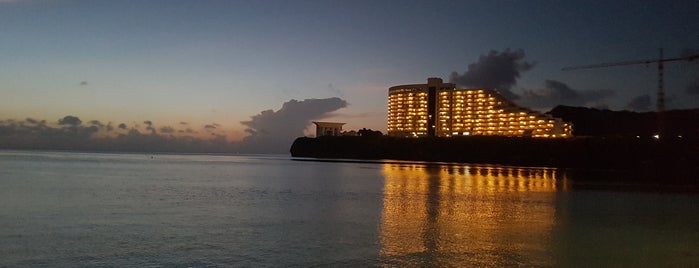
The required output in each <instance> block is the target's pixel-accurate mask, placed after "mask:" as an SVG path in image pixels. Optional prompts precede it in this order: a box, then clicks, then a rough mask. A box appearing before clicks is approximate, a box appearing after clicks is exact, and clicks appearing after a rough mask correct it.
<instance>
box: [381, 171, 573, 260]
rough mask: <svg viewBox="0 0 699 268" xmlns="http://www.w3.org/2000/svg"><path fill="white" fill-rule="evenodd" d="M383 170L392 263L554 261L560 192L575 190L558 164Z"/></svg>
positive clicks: (384, 239)
mask: <svg viewBox="0 0 699 268" xmlns="http://www.w3.org/2000/svg"><path fill="white" fill-rule="evenodd" d="M383 173H384V176H385V186H384V202H383V212H382V224H381V243H382V250H381V254H382V256H383V257H384V258H386V259H387V260H388V262H389V263H392V264H396V265H399V266H405V265H408V266H460V265H463V264H465V263H468V264H471V265H473V266H513V265H518V266H519V265H521V264H523V263H524V264H528V265H529V266H550V265H551V264H552V262H553V258H552V256H550V252H551V250H550V244H551V242H550V236H551V230H552V228H553V226H554V221H555V215H554V214H555V205H554V201H555V200H554V199H555V196H556V192H557V191H565V190H567V189H568V185H567V179H566V178H565V177H563V176H561V175H559V174H558V172H557V170H556V169H548V168H542V169H538V168H510V167H491V166H480V167H473V166H444V165H422V164H414V165H406V164H386V165H384V167H383ZM516 260H519V261H521V263H512V262H513V261H516ZM415 261H418V262H421V263H415ZM423 262H427V263H423Z"/></svg>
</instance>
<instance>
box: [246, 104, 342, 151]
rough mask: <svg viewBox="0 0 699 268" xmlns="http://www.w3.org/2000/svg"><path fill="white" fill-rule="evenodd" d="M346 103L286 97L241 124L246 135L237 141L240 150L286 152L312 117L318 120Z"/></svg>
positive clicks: (301, 133)
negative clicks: (288, 99)
mask: <svg viewBox="0 0 699 268" xmlns="http://www.w3.org/2000/svg"><path fill="white" fill-rule="evenodd" d="M346 106H347V102H346V101H345V100H343V99H340V98H328V99H306V100H303V101H297V100H290V101H288V102H285V103H284V105H282V108H281V109H279V110H278V111H273V110H266V111H262V112H260V113H259V114H257V115H254V116H251V120H250V121H243V122H241V124H243V125H245V126H247V127H248V128H247V129H246V130H245V131H246V132H248V133H249V134H250V135H249V136H247V137H245V138H244V139H243V141H241V142H240V144H239V149H240V150H241V151H243V152H251V153H286V152H288V151H289V147H290V146H291V143H292V142H293V141H294V139H295V138H297V137H301V136H303V135H304V133H303V131H304V130H305V129H306V127H308V125H309V124H310V123H311V121H312V120H317V119H322V118H324V117H326V116H327V115H328V114H329V113H331V112H333V111H336V110H338V109H340V108H344V107H346Z"/></svg>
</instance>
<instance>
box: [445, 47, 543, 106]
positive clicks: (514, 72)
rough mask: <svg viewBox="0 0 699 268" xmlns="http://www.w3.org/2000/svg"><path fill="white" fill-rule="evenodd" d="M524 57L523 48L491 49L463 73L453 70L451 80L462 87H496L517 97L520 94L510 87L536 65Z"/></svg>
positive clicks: (505, 93)
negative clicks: (500, 50)
mask: <svg viewBox="0 0 699 268" xmlns="http://www.w3.org/2000/svg"><path fill="white" fill-rule="evenodd" d="M524 57H525V53H524V50H522V49H517V50H510V49H509V48H508V49H506V50H505V51H502V52H498V51H496V50H491V51H490V52H489V53H488V54H487V55H481V56H480V58H478V62H476V63H472V64H469V65H468V70H466V71H465V72H464V73H463V74H459V73H458V72H452V73H451V76H450V81H451V82H452V83H455V84H456V85H457V86H462V87H469V88H494V89H497V90H498V91H499V92H500V93H502V94H503V95H504V96H505V97H507V98H509V99H517V98H518V97H519V96H518V95H517V94H515V93H513V92H512V91H511V90H510V89H511V88H512V86H514V85H515V84H517V79H519V77H520V75H521V74H522V73H523V72H526V71H528V70H531V69H532V68H533V67H534V63H531V62H526V61H524Z"/></svg>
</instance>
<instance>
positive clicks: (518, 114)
mask: <svg viewBox="0 0 699 268" xmlns="http://www.w3.org/2000/svg"><path fill="white" fill-rule="evenodd" d="M571 133H572V125H571V124H570V123H567V122H563V120H561V119H560V118H554V117H552V116H550V115H547V114H543V113H539V112H536V111H532V110H529V109H526V108H522V107H519V106H517V105H516V104H514V103H513V102H511V101H510V100H508V99H507V98H505V97H504V96H502V95H501V94H500V93H498V92H497V91H495V90H493V89H457V88H456V85H455V84H452V83H443V82H442V79H440V78H428V79H427V84H413V85H400V86H394V87H391V88H389V89H388V135H390V136H396V137H422V136H430V137H435V136H436V137H451V136H470V135H498V136H526V137H542V138H567V137H570V136H571Z"/></svg>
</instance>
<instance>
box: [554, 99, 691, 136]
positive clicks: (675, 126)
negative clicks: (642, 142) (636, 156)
mask: <svg viewBox="0 0 699 268" xmlns="http://www.w3.org/2000/svg"><path fill="white" fill-rule="evenodd" d="M548 114H551V115H552V116H554V117H558V118H562V119H563V120H564V121H568V122H572V123H573V135H575V136H598V137H610V136H615V137H627V136H633V137H635V136H641V137H649V136H653V135H655V134H658V133H659V128H660V124H659V123H660V122H661V121H660V120H659V118H658V113H657V112H645V113H638V112H630V111H610V110H599V109H593V108H585V107H570V106H562V105H561V106H557V107H555V108H553V109H552V110H551V111H549V112H548ZM663 119H664V120H663V121H662V122H663V126H664V129H665V131H664V132H665V134H666V135H671V136H675V137H676V136H683V137H699V109H691V110H671V111H666V112H665V113H663Z"/></svg>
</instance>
